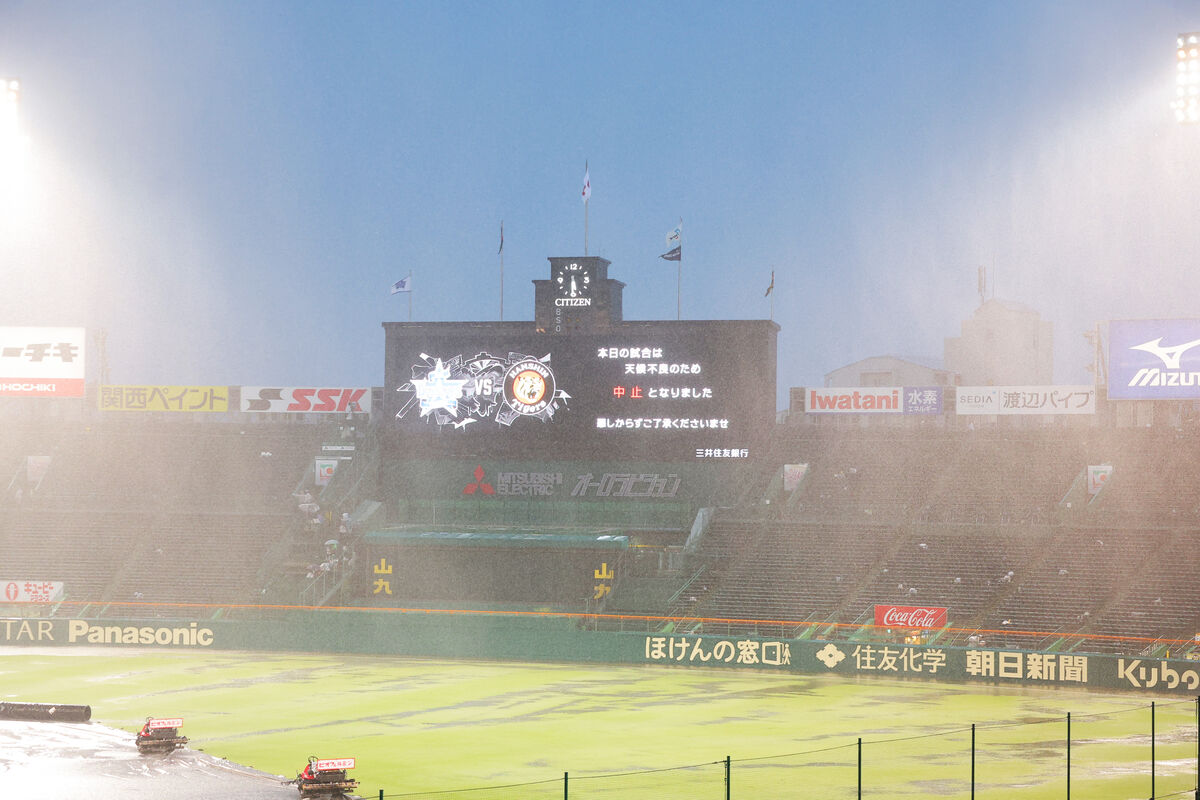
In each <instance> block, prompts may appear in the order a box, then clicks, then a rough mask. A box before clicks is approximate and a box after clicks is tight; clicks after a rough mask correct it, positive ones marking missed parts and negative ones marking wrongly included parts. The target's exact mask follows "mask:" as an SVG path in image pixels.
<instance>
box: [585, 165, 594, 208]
mask: <svg viewBox="0 0 1200 800" xmlns="http://www.w3.org/2000/svg"><path fill="white" fill-rule="evenodd" d="M591 196H592V173H591V170H589V169H588V164H587V162H586V161H584V162H583V202H584V203H586V202H587V201H588V200H589V199H591Z"/></svg>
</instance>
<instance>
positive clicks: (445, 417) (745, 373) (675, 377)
mask: <svg viewBox="0 0 1200 800" xmlns="http://www.w3.org/2000/svg"><path fill="white" fill-rule="evenodd" d="M597 327H599V328H600V329H599V330H586V329H584V330H572V331H569V332H565V333H557V334H556V333H554V332H551V331H548V330H547V329H546V327H545V326H539V325H538V324H536V323H530V322H490V323H487V322H474V323H470V322H468V323H448V322H435V323H403V322H386V323H384V329H385V334H386V345H385V349H386V355H385V375H384V380H385V391H384V420H383V424H384V428H385V430H384V437H385V440H386V441H389V442H390V443H392V444H393V445H395V446H396V447H399V448H402V449H403V450H405V451H407V452H408V453H411V454H413V455H424V456H447V457H454V456H467V455H470V456H479V457H508V458H511V457H534V458H564V459H629V458H636V459H639V460H660V461H681V460H689V461H692V460H696V459H737V460H744V459H752V458H755V457H756V456H758V455H761V451H762V448H763V447H764V444H765V442H766V441H767V437H768V436H769V433H770V429H771V425H772V424H773V422H774V417H775V354H776V337H777V333H778V330H779V328H778V326H777V325H776V324H775V323H774V322H769V321H767V320H750V321H690V320H689V321H632V322H626V321H613V320H606V321H605V324H604V325H602V326H597ZM743 463H744V461H743Z"/></svg>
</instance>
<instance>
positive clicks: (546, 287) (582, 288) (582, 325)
mask: <svg viewBox="0 0 1200 800" xmlns="http://www.w3.org/2000/svg"><path fill="white" fill-rule="evenodd" d="M549 261H550V279H549V280H535V281H534V282H533V287H534V321H535V323H536V325H537V329H538V332H539V333H571V332H573V331H604V330H607V329H609V328H610V327H612V325H614V324H617V323H620V322H621V321H622V316H621V291H622V290H623V289H624V288H625V284H624V283H622V282H621V281H618V280H616V279H614V278H610V277H608V266H609V263H610V262H609V261H607V260H606V259H603V258H600V257H599V256H582V257H574V258H567V257H553V256H552V257H551V258H550V259H549Z"/></svg>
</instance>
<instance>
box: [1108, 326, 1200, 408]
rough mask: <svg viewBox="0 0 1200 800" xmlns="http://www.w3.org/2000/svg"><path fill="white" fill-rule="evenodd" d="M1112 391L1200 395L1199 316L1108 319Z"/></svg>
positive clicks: (1125, 395)
mask: <svg viewBox="0 0 1200 800" xmlns="http://www.w3.org/2000/svg"><path fill="white" fill-rule="evenodd" d="M1108 396H1109V397H1110V398H1116V399H1127V400H1155V399H1177V400H1178V399H1188V398H1200V319H1131V320H1113V321H1112V322H1110V323H1108Z"/></svg>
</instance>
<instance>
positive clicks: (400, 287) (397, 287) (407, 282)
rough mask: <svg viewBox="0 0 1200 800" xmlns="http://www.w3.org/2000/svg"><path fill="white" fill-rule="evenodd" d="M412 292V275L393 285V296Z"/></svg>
mask: <svg viewBox="0 0 1200 800" xmlns="http://www.w3.org/2000/svg"><path fill="white" fill-rule="evenodd" d="M411 291H412V275H408V276H406V277H403V278H401V279H400V280H398V281H396V282H395V283H393V284H392V294H400V293H401V292H411Z"/></svg>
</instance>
